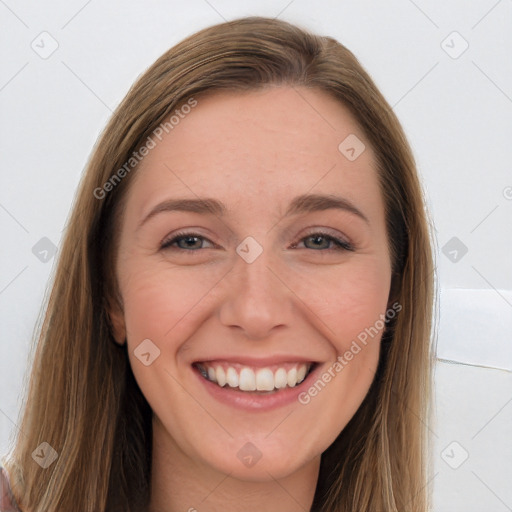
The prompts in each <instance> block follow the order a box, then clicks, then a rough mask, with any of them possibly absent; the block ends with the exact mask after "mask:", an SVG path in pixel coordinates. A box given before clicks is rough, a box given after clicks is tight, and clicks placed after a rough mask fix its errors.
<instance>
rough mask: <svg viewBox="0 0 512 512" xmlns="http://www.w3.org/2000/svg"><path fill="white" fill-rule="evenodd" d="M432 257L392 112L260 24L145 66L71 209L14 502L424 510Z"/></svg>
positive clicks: (9, 462)
mask: <svg viewBox="0 0 512 512" xmlns="http://www.w3.org/2000/svg"><path fill="white" fill-rule="evenodd" d="M432 289H433V263H432V254H431V245H430V241H429V230H428V222H427V219H426V216H425V210H424V202H423V198H422V192H421V187H420V184H419V180H418V177H417V173H416V170H415V165H414V161H413V157H412V155H411V151H410V149H409V146H408V144H407V142H406V139H405V137H404V134H403V132H402V129H401V127H400V125H399V122H398V120H397V119H396V117H395V115H394V113H393V112H392V110H391V108H390V107H389V105H388V104H387V102H386V101H385V99H384V98H383V96H382V95H381V94H380V93H379V91H378V90H377V88H376V87H375V85H374V84H373V82H372V80H371V79H370V77H369V76H368V75H367V74H366V72H365V71H364V70H363V69H362V67H361V66H360V64H359V63H358V61H357V60H356V59H355V57H354V56H353V55H352V54H351V53H350V52H349V51H348V50H347V49H346V48H344V47H343V46H342V45H340V44H339V43H338V42H336V41H335V40H333V39H332V38H329V37H318V36H315V35H312V34H309V33H307V32H306V31H303V30H301V29H300V28H298V27H296V26H293V25H291V24H288V23H285V22H282V21H278V20H274V19H266V18H257V17H251V18H244V19H240V20H235V21H231V22H227V23H223V24H220V25H217V26H214V27H211V28H208V29H205V30H202V31H200V32H199V33H197V34H195V35H193V36H191V37H189V38H187V39H186V40H184V41H183V42H182V43H180V44H178V45H177V46H175V47H174V48H172V49H171V50H169V51H168V52H166V53H165V54H164V55H163V56H162V57H160V58H159V59H158V60H157V61H156V62H155V64H153V65H152V66H151V67H150V69H149V70H148V71H147V72H146V73H145V74H144V75H143V76H142V77H141V78H140V79H139V80H138V81H137V83H136V84H135V85H134V86H133V88H132V89H131V90H130V92H129V93H128V95H127V96H126V98H125V99H124V100H123V102H122V103H121V105H120V106H119V107H118V109H117V111H116V112H115V114H114V115H113V117H112V119H111V120H110V122H109V124H108V126H107V127H106V129H105V131H104V133H103V135H102V137H101V138H100V140H99V142H98V144H97V146H96V148H95V150H94V153H93V155H92V158H91V160H90V162H89V164H88V168H87V170H86V173H85V175H84V178H83V181H82V183H81V186H80V190H79V192H78V196H77V199H76V202H75V204H74V207H73V212H72V216H71V218H70V221H69V225H68V227H67V231H66V237H65V240H64V243H63V246H62V249H61V256H60V260H59V265H58V270H57V273H56V276H55V282H54V284H53V289H52V293H51V297H50V300H49V305H48V308H47V311H46V317H45V321H44V324H43V327H42V330H41V334H40V338H39V343H38V346H37V351H36V353H35V359H34V363H33V369H32V374H31V381H30V387H29V390H28V397H27V401H26V404H27V405H26V407H25V409H24V411H23V418H22V422H21V425H20V432H22V433H23V434H20V435H19V437H18V439H17V441H16V444H15V446H14V449H13V451H12V453H11V454H10V457H9V458H8V459H6V464H5V466H6V469H7V471H8V474H9V476H10V480H11V485H12V491H13V495H14V497H15V500H16V501H17V504H18V506H19V508H20V510H23V512H28V511H35V510H45V511H46V512H54V511H55V512H56V511H57V510H59V511H60V510H80V511H82V510H83V511H91V512H92V511H102V510H106V511H142V510H144V511H149V512H156V511H164V510H165V511H171V512H174V511H178V510H190V511H192V510H198V511H207V510H219V509H221V508H222V509H223V510H244V511H251V510H267V511H274V510H280V511H281V512H283V511H291V510H312V511H322V512H324V511H325V512H327V511H329V512H334V511H340V512H341V511H343V512H348V511H354V510H358V511H371V512H375V511H387V512H389V511H395V512H397V511H404V512H405V511H410V510H414V511H415V512H420V511H426V510H428V492H427V487H426V483H427V471H428V468H427V466H426V460H427V457H426V453H425V450H426V441H427V438H426V431H425V428H426V427H425V425H426V423H427V422H428V405H429V399H430V389H431V381H430V379H431V364H432V351H431V346H430V330H431V310H432Z"/></svg>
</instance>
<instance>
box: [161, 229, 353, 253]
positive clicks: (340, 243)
mask: <svg viewBox="0 0 512 512" xmlns="http://www.w3.org/2000/svg"><path fill="white" fill-rule="evenodd" d="M314 236H321V237H323V238H325V239H327V240H328V241H329V242H333V244H334V245H335V246H336V247H334V248H330V249H310V250H311V251H318V252H331V251H354V250H355V248H354V246H353V245H352V244H350V243H349V242H346V241H344V240H340V239H339V238H336V237H334V236H332V235H330V234H329V233H326V232H324V231H313V232H311V233H309V234H308V235H306V236H304V237H302V238H301V239H300V240H299V242H302V241H303V240H305V239H306V238H310V237H314ZM192 237H194V238H200V239H203V240H208V238H206V237H204V236H201V235H199V234H198V233H193V232H186V231H185V232H179V233H176V235H175V236H174V237H173V238H171V239H169V240H164V241H163V242H162V244H161V246H160V248H161V249H171V248H172V247H171V246H172V244H174V243H176V242H178V241H179V240H182V239H184V238H192ZM208 241H209V242H210V243H212V244H213V242H211V240H208ZM296 246H297V243H295V244H293V246H292V247H293V248H295V247H296ZM172 249H174V250H178V251H186V252H196V251H198V250H200V249H202V248H200V249H183V248H182V247H174V248H172ZM306 249H307V247H306Z"/></svg>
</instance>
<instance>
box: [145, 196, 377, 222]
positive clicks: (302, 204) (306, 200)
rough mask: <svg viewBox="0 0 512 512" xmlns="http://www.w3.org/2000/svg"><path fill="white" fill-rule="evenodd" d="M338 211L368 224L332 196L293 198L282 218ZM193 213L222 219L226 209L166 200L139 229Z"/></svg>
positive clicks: (212, 203)
mask: <svg viewBox="0 0 512 512" xmlns="http://www.w3.org/2000/svg"><path fill="white" fill-rule="evenodd" d="M330 209H338V210H343V211H346V212H349V213H352V214H353V215H356V216H358V217H359V218H361V219H362V220H364V221H365V222H366V223H367V224H370V221H369V220H368V217H367V216H366V215H365V214H364V213H363V212H362V211H361V210H359V209H358V208H357V207H356V206H355V205H354V204H353V203H352V202H351V201H349V200H348V199H346V198H343V197H340V196H336V195H333V194H303V195H300V196H297V197H295V198H294V199H292V201H291V202H290V204H289V206H288V208H287V210H286V212H285V214H284V216H285V217H287V216H290V215H298V214H304V213H312V212H317V211H323V210H330ZM175 211H184V212H193V213H199V214H202V215H208V214H210V215H215V216H218V217H222V216H224V215H226V213H227V211H228V209H227V207H226V206H225V205H224V204H223V203H222V202H220V201H218V200H217V199H212V198H198V199H187V198H182V199H168V200H166V201H163V202H161V203H159V204H157V205H156V206H155V207H154V208H153V209H152V210H151V211H150V212H149V213H148V214H147V215H146V216H145V217H144V219H142V221H141V222H140V224H139V227H141V226H142V225H143V224H145V223H146V222H147V221H148V220H149V219H151V218H152V217H154V216H155V215H157V214H159V213H162V212H175Z"/></svg>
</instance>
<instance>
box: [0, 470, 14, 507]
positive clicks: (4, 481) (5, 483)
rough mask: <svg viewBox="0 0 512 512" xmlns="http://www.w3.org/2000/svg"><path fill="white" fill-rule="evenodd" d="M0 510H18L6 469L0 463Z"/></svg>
mask: <svg viewBox="0 0 512 512" xmlns="http://www.w3.org/2000/svg"><path fill="white" fill-rule="evenodd" d="M0 512H19V509H18V507H17V506H16V504H15V502H14V500H13V497H12V492H11V484H10V482H9V475H8V474H7V470H6V469H5V468H4V467H3V466H2V465H1V464H0Z"/></svg>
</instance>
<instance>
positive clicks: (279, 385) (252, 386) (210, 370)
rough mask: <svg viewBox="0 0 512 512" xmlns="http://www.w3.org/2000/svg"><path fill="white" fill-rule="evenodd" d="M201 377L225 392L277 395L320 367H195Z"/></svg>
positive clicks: (210, 364)
mask: <svg viewBox="0 0 512 512" xmlns="http://www.w3.org/2000/svg"><path fill="white" fill-rule="evenodd" d="M193 366H194V367H195V368H196V369H197V371H198V372H199V374H200V375H201V376H202V377H203V378H204V379H206V380H207V381H209V382H213V383H215V384H217V386H219V387H221V388H233V389H234V390H239V391H246V392H252V393H255V392H256V393H275V392H278V391H280V390H283V389H286V388H294V387H296V386H298V385H299V384H301V383H302V382H303V381H304V380H305V379H306V377H307V376H308V375H309V374H310V373H311V371H312V370H313V368H314V367H315V366H316V363H314V362H310V363H304V362H297V363H282V364H278V365H274V366H267V367H261V368H260V367H258V368H255V367H251V366H247V365H242V364H238V363H228V362H222V361H218V362H217V361H207V362H198V363H194V364H193Z"/></svg>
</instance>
